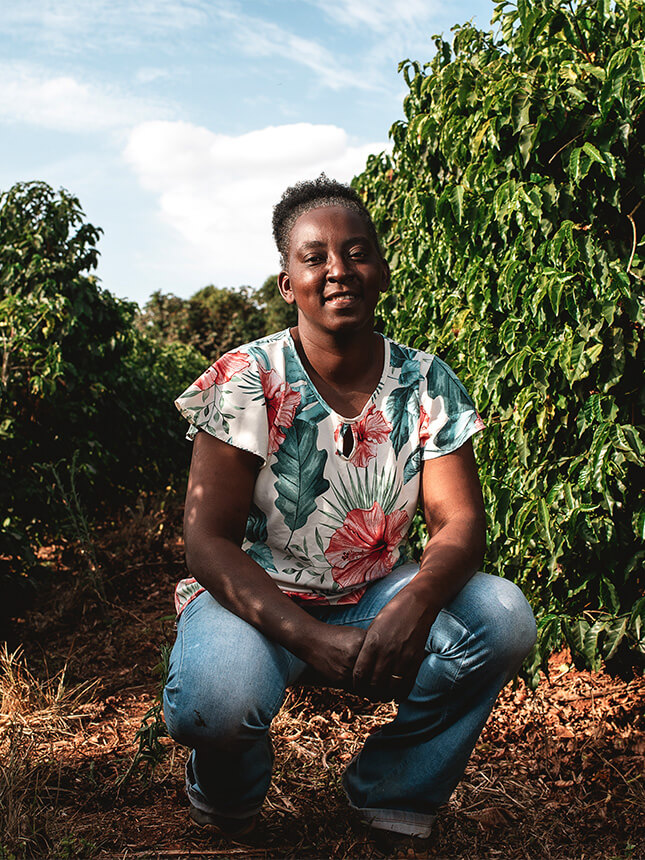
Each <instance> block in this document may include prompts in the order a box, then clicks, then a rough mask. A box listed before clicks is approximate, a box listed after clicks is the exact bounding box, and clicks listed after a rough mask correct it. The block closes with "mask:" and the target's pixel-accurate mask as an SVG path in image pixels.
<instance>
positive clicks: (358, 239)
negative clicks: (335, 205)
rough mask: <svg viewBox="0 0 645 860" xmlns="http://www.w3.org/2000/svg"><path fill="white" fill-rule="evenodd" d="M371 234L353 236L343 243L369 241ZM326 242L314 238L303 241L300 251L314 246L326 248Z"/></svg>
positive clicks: (299, 247) (350, 243) (299, 246)
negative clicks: (309, 240)
mask: <svg viewBox="0 0 645 860" xmlns="http://www.w3.org/2000/svg"><path fill="white" fill-rule="evenodd" d="M369 241H370V238H369V236H351V237H350V238H349V239H347V240H346V241H345V242H344V243H343V244H344V245H352V244H354V242H369ZM324 247H325V242H318V241H316V240H313V241H311V242H303V243H302V245H298V250H299V251H309V250H311V249H313V248H324Z"/></svg>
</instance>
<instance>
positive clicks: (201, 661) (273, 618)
mask: <svg viewBox="0 0 645 860" xmlns="http://www.w3.org/2000/svg"><path fill="white" fill-rule="evenodd" d="M273 230H274V235H275V239H276V242H277V245H278V250H279V253H280V257H281V265H282V271H281V273H280V275H279V278H278V285H279V289H280V292H281V294H282V297H283V298H284V300H285V301H286V302H289V303H295V305H296V307H297V310H298V324H297V326H296V327H294V328H292V329H287V330H285V331H282V332H280V333H278V334H274V335H271V336H269V337H265V338H262V339H261V340H257V341H255V342H253V343H249V344H245V345H243V346H240V347H239V348H238V349H236V350H234V351H232V352H229V353H227V354H226V355H224V356H222V358H220V359H219V360H218V361H216V362H215V364H214V365H213V366H212V367H210V368H209V369H208V370H206V372H205V373H204V374H203V375H202V376H200V377H199V379H197V381H196V382H194V383H193V384H192V385H191V386H190V387H189V388H188V389H187V390H186V391H185V392H184V394H182V395H181V397H179V399H178V400H177V405H178V407H179V409H180V411H181V412H182V414H183V415H184V416H185V417H186V418H187V419H188V421H189V422H190V430H189V438H191V439H193V458H192V464H191V469H190V478H189V484H188V493H187V498H186V513H185V541H186V559H187V564H188V569H189V572H190V574H191V576H190V578H189V579H184V580H182V582H180V583H179V585H178V586H177V591H176V604H177V611H178V615H179V618H178V623H177V640H176V643H175V645H174V648H173V651H172V658H171V665H170V675H169V678H168V683H167V686H166V689H165V694H164V713H165V719H166V722H167V724H168V729H169V731H170V734H171V735H172V736H173V737H174V738H175V739H176V740H178V741H179V742H180V743H182V744H186V745H187V746H189V747H191V749H192V753H191V755H190V758H189V760H188V764H187V767H186V785H187V791H188V797H189V801H190V804H191V815H192V817H193V818H194V820H196V821H198V822H200V823H213V824H217V825H219V826H220V827H222V828H223V829H225V830H228V831H229V832H232V833H242V832H244V831H245V830H246V829H247V828H248V826H249V824H250V823H251V822H252V820H253V818H254V816H255V815H256V814H257V813H258V811H259V809H260V807H261V806H262V802H263V800H264V797H265V794H266V792H267V789H268V787H269V782H270V779H271V766H272V750H271V741H270V737H269V730H270V728H271V721H272V720H273V718H274V717H275V715H276V714H277V712H278V710H279V709H280V706H281V704H282V702H283V699H284V697H285V690H286V688H287V687H288V686H289V685H290V684H295V683H297V682H298V681H299V680H302V679H303V677H308V678H312V677H315V678H317V679H318V681H319V682H320V683H321V684H324V685H327V686H330V687H338V688H343V689H346V690H351V691H353V692H355V693H358V694H362V695H365V696H367V697H370V698H377V699H381V700H389V699H396V700H397V701H398V703H399V708H398V713H397V716H396V718H395V719H394V720H393V721H392V722H391V723H389V724H388V725H385V726H383V727H382V729H381V730H380V731H379V732H377V733H376V734H373V735H371V736H370V737H369V738H368V740H367V742H366V743H365V745H364V747H363V748H362V750H361V752H360V754H359V755H358V756H357V757H356V758H355V759H354V760H353V761H352V762H351V764H350V765H349V767H348V768H347V770H346V772H345V774H344V778H343V785H344V788H345V792H346V794H347V798H348V800H349V803H350V804H351V806H352V807H353V808H354V809H355V810H356V814H357V815H358V816H359V817H360V818H361V819H363V820H364V821H365V822H367V823H368V824H370V825H371V826H372V827H375V828H380V829H384V830H391V831H394V832H398V833H401V834H409V835H415V836H421V837H424V836H427V835H428V834H429V832H430V827H431V823H432V820H433V817H434V814H435V810H436V809H437V807H438V806H439V805H440V804H441V803H443V802H445V801H446V800H447V799H448V798H449V796H450V794H451V792H452V791H453V789H454V787H455V785H456V784H457V782H458V781H459V779H460V777H461V776H462V774H463V772H464V768H465V766H466V763H467V761H468V757H469V756H470V753H471V751H472V749H473V747H474V745H475V742H476V740H477V738H478V736H479V734H480V732H481V729H482V727H483V725H484V723H485V721H486V719H487V717H488V715H489V713H490V711H491V709H492V707H493V704H494V702H495V699H496V697H497V694H498V693H499V691H500V689H501V688H502V687H503V686H504V684H505V683H506V682H507V681H508V680H509V678H510V677H511V676H512V675H513V674H514V673H515V672H516V671H517V669H518V668H519V666H520V664H521V662H522V660H523V659H524V657H525V656H526V654H527V653H528V651H529V650H530V648H531V646H532V645H533V642H534V639H535V622H534V620H533V615H532V613H531V610H530V608H529V606H528V603H527V602H526V600H525V598H524V597H523V595H522V593H521V592H520V591H519V589H518V588H517V587H516V586H515V585H514V584H513V583H512V582H509V581H508V580H505V579H499V578H497V577H494V576H489V575H487V574H485V573H480V572H477V571H478V568H479V565H480V564H481V560H482V555H483V552H484V542H485V536H484V532H485V515H484V510H483V503H482V496H481V490H480V485H479V480H478V477H477V470H476V466H475V460H474V457H473V450H472V445H471V436H472V435H473V434H475V433H477V432H479V431H480V430H481V429H482V428H483V424H482V421H481V419H480V417H479V416H478V414H477V412H476V410H475V407H474V405H473V403H472V401H471V399H470V397H469V396H468V394H467V393H466V391H465V389H464V387H463V385H462V384H461V382H460V381H459V380H458V379H457V377H456V376H455V375H454V373H453V372H452V371H451V369H450V368H449V367H448V366H447V365H446V364H444V362H442V361H441V360H440V359H439V358H437V357H436V356H433V355H431V354H429V353H426V352H421V351H419V350H416V349H411V348H410V347H407V346H402V345H400V344H398V343H395V342H394V341H392V340H389V339H388V338H386V337H383V336H382V335H381V334H379V333H378V332H376V331H375V330H374V309H375V306H376V302H377V300H378V297H379V295H380V293H381V292H382V291H383V290H386V289H387V288H388V285H389V269H388V266H387V263H386V262H385V260H384V258H383V256H382V253H381V250H380V247H379V242H378V239H377V236H376V232H375V229H374V226H373V224H372V221H371V219H370V216H369V214H368V213H367V211H366V209H365V207H364V205H363V203H362V202H361V200H360V198H359V197H358V195H357V194H356V193H355V192H354V191H353V190H352V189H351V188H349V187H347V186H345V185H341V184H339V183H337V182H334V181H331V180H329V179H327V178H326V177H324V176H321V177H320V178H319V179H318V180H316V181H313V182H303V183H300V184H298V185H295V186H294V187H292V188H289V189H287V191H286V192H285V194H284V195H283V197H282V199H281V201H280V202H279V203H278V205H277V206H276V207H275V209H274V214H273ZM419 504H420V505H421V507H422V510H423V513H424V516H425V521H426V524H427V527H428V532H429V534H430V540H429V542H428V544H427V546H426V548H425V550H424V552H423V556H422V558H421V560H420V563H419V561H414V560H413V559H412V558H411V557H410V554H409V549H408V546H407V541H406V535H407V533H408V530H409V527H410V524H411V521H412V518H413V516H414V513H415V511H416V509H417V506H418V505H419Z"/></svg>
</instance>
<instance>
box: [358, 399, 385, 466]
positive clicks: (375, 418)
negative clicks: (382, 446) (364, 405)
mask: <svg viewBox="0 0 645 860" xmlns="http://www.w3.org/2000/svg"><path fill="white" fill-rule="evenodd" d="M391 432H392V425H391V424H390V423H389V421H388V420H387V419H386V418H385V416H384V415H383V413H382V412H381V411H380V410H379V409H375V408H374V406H373V405H372V406H370V408H369V409H368V411H367V414H366V415H365V416H364V417H363V418H361V420H360V421H358V422H357V423H356V424H355V425H354V444H355V446H356V449H355V451H354V457H353V460H352V462H353V463H354V465H355V466H360V467H362V466H367V464H368V463H369V461H370V460H371V459H372V458H373V457H376V446H377V445H378V444H379V443H380V442H385V441H387V437H388V436H389V435H390V433H391Z"/></svg>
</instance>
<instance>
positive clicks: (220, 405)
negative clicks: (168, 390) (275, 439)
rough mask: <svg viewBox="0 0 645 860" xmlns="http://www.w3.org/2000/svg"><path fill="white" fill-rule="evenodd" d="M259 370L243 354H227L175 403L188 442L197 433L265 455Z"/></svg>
mask: <svg viewBox="0 0 645 860" xmlns="http://www.w3.org/2000/svg"><path fill="white" fill-rule="evenodd" d="M260 374H261V370H260V368H259V367H258V365H257V362H256V360H255V359H254V357H253V356H252V355H249V353H248V352H246V351H245V350H235V351H233V352H227V353H226V354H225V355H223V356H222V357H221V358H219V359H218V360H217V361H216V362H215V364H213V365H212V366H211V367H209V368H208V370H206V371H205V372H204V373H202V375H201V376H200V377H199V379H196V380H195V382H193V384H192V385H191V386H189V387H188V388H187V389H186V391H184V393H183V394H180V396H179V397H178V398H177V399H176V400H175V406H176V407H177V409H179V411H180V412H181V414H182V415H183V416H184V418H186V420H187V421H189V422H190V425H191V426H190V428H189V430H188V433H187V438H188V439H193V438H194V437H195V435H196V433H197V431H198V430H205V431H206V432H207V433H210V434H211V436H215V437H216V438H217V439H221V440H222V442H227V443H228V444H229V445H233V446H234V447H235V448H241V449H242V450H244V451H249V452H250V453H251V454H256V455H257V456H258V457H260V458H261V460H262V462H263V463H265V462H266V459H267V456H268V451H269V427H268V418H267V407H266V400H265V395H264V390H263V387H262V379H261V375H260Z"/></svg>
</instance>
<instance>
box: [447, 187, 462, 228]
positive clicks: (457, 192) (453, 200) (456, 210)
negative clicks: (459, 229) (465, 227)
mask: <svg viewBox="0 0 645 860" xmlns="http://www.w3.org/2000/svg"><path fill="white" fill-rule="evenodd" d="M450 205H451V207H452V211H453V214H454V216H455V220H456V222H457V224H460V225H461V222H462V219H463V214H464V188H463V185H455V187H454V188H453V190H452V193H451V195H450Z"/></svg>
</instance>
